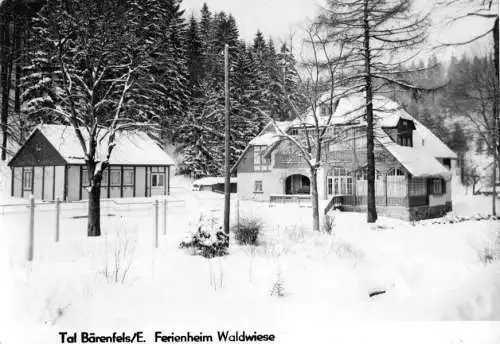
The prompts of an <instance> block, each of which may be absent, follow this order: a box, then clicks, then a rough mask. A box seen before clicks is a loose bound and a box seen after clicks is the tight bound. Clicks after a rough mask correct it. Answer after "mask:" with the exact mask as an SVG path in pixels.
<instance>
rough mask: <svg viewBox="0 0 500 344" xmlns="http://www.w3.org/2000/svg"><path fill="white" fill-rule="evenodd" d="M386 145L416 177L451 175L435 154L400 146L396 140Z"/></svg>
mask: <svg viewBox="0 0 500 344" xmlns="http://www.w3.org/2000/svg"><path fill="white" fill-rule="evenodd" d="M384 147H385V148H386V149H387V150H388V151H389V153H391V154H392V156H394V158H396V160H398V161H399V163H401V165H403V167H404V168H405V169H406V170H408V172H410V173H411V175H412V176H414V177H442V178H445V179H448V178H450V177H451V173H450V171H449V170H448V169H447V168H446V167H444V166H443V165H442V164H441V163H440V162H439V161H437V160H436V158H434V157H433V156H431V155H429V154H427V153H426V152H424V151H422V150H420V149H418V148H414V147H406V146H400V145H398V144H396V143H394V142H392V141H391V142H390V143H386V144H384Z"/></svg>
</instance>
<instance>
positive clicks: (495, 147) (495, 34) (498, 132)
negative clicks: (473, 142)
mask: <svg viewBox="0 0 500 344" xmlns="http://www.w3.org/2000/svg"><path fill="white" fill-rule="evenodd" d="M498 30H499V28H498V17H497V18H496V20H495V24H494V26H493V64H494V66H495V81H494V85H493V97H494V99H493V135H492V136H493V137H492V141H493V142H492V143H493V144H492V146H493V193H492V199H491V214H492V215H496V213H497V210H496V201H497V166H498V158H499V148H500V147H499V145H498V141H499V135H500V128H499V126H498V120H499V118H498V97H499V94H498V87H499V83H500V81H499V78H500V74H499V71H498V63H499V62H500V61H499V46H498Z"/></svg>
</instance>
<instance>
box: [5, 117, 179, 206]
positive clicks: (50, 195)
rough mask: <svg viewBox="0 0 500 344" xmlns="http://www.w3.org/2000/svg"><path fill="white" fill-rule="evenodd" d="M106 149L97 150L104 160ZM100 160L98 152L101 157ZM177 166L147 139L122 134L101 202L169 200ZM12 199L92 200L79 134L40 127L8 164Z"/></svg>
mask: <svg viewBox="0 0 500 344" xmlns="http://www.w3.org/2000/svg"><path fill="white" fill-rule="evenodd" d="M104 148H105V147H100V146H98V148H97V150H98V152H101V151H102V153H101V155H100V156H103V155H104ZM98 155H99V153H98ZM173 165H174V161H173V160H172V158H170V156H168V155H167V153H165V152H164V151H163V150H162V149H161V148H160V147H159V146H158V145H157V144H156V143H155V142H154V141H153V140H152V139H151V138H150V137H149V136H147V134H145V133H141V132H134V133H118V134H117V136H116V146H115V148H114V149H113V152H112V154H111V159H110V165H109V167H108V168H107V169H106V170H104V171H103V179H102V183H101V197H102V198H120V197H151V196H162V195H168V194H169V192H170V176H171V169H172V166H173ZM8 166H9V167H10V168H11V170H12V173H11V175H12V179H11V196H12V197H21V198H22V197H28V196H30V195H34V196H35V198H36V199H39V200H44V201H52V200H55V199H56V198H59V199H60V200H64V201H78V200H84V199H88V186H89V178H88V172H87V167H86V165H85V160H84V156H83V151H82V148H81V146H80V143H79V141H78V139H77V137H76V134H75V132H74V129H73V128H72V127H69V126H63V125H40V126H38V127H37V128H36V129H35V130H34V131H33V132H32V133H31V135H30V136H29V138H28V139H27V141H26V142H25V144H24V145H23V146H21V148H20V149H19V150H18V151H17V153H16V154H15V155H14V156H13V157H12V159H11V160H10V161H9V163H8Z"/></svg>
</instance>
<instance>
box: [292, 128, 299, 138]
mask: <svg viewBox="0 0 500 344" xmlns="http://www.w3.org/2000/svg"><path fill="white" fill-rule="evenodd" d="M298 134H299V129H297V128H292V129H290V135H293V136H295V135H298Z"/></svg>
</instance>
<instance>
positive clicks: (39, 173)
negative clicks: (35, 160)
mask: <svg viewBox="0 0 500 344" xmlns="http://www.w3.org/2000/svg"><path fill="white" fill-rule="evenodd" d="M33 173H34V176H33V178H34V181H33V195H34V196H35V198H36V199H42V191H43V188H44V185H43V167H41V166H36V167H35V168H34V172H33Z"/></svg>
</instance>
